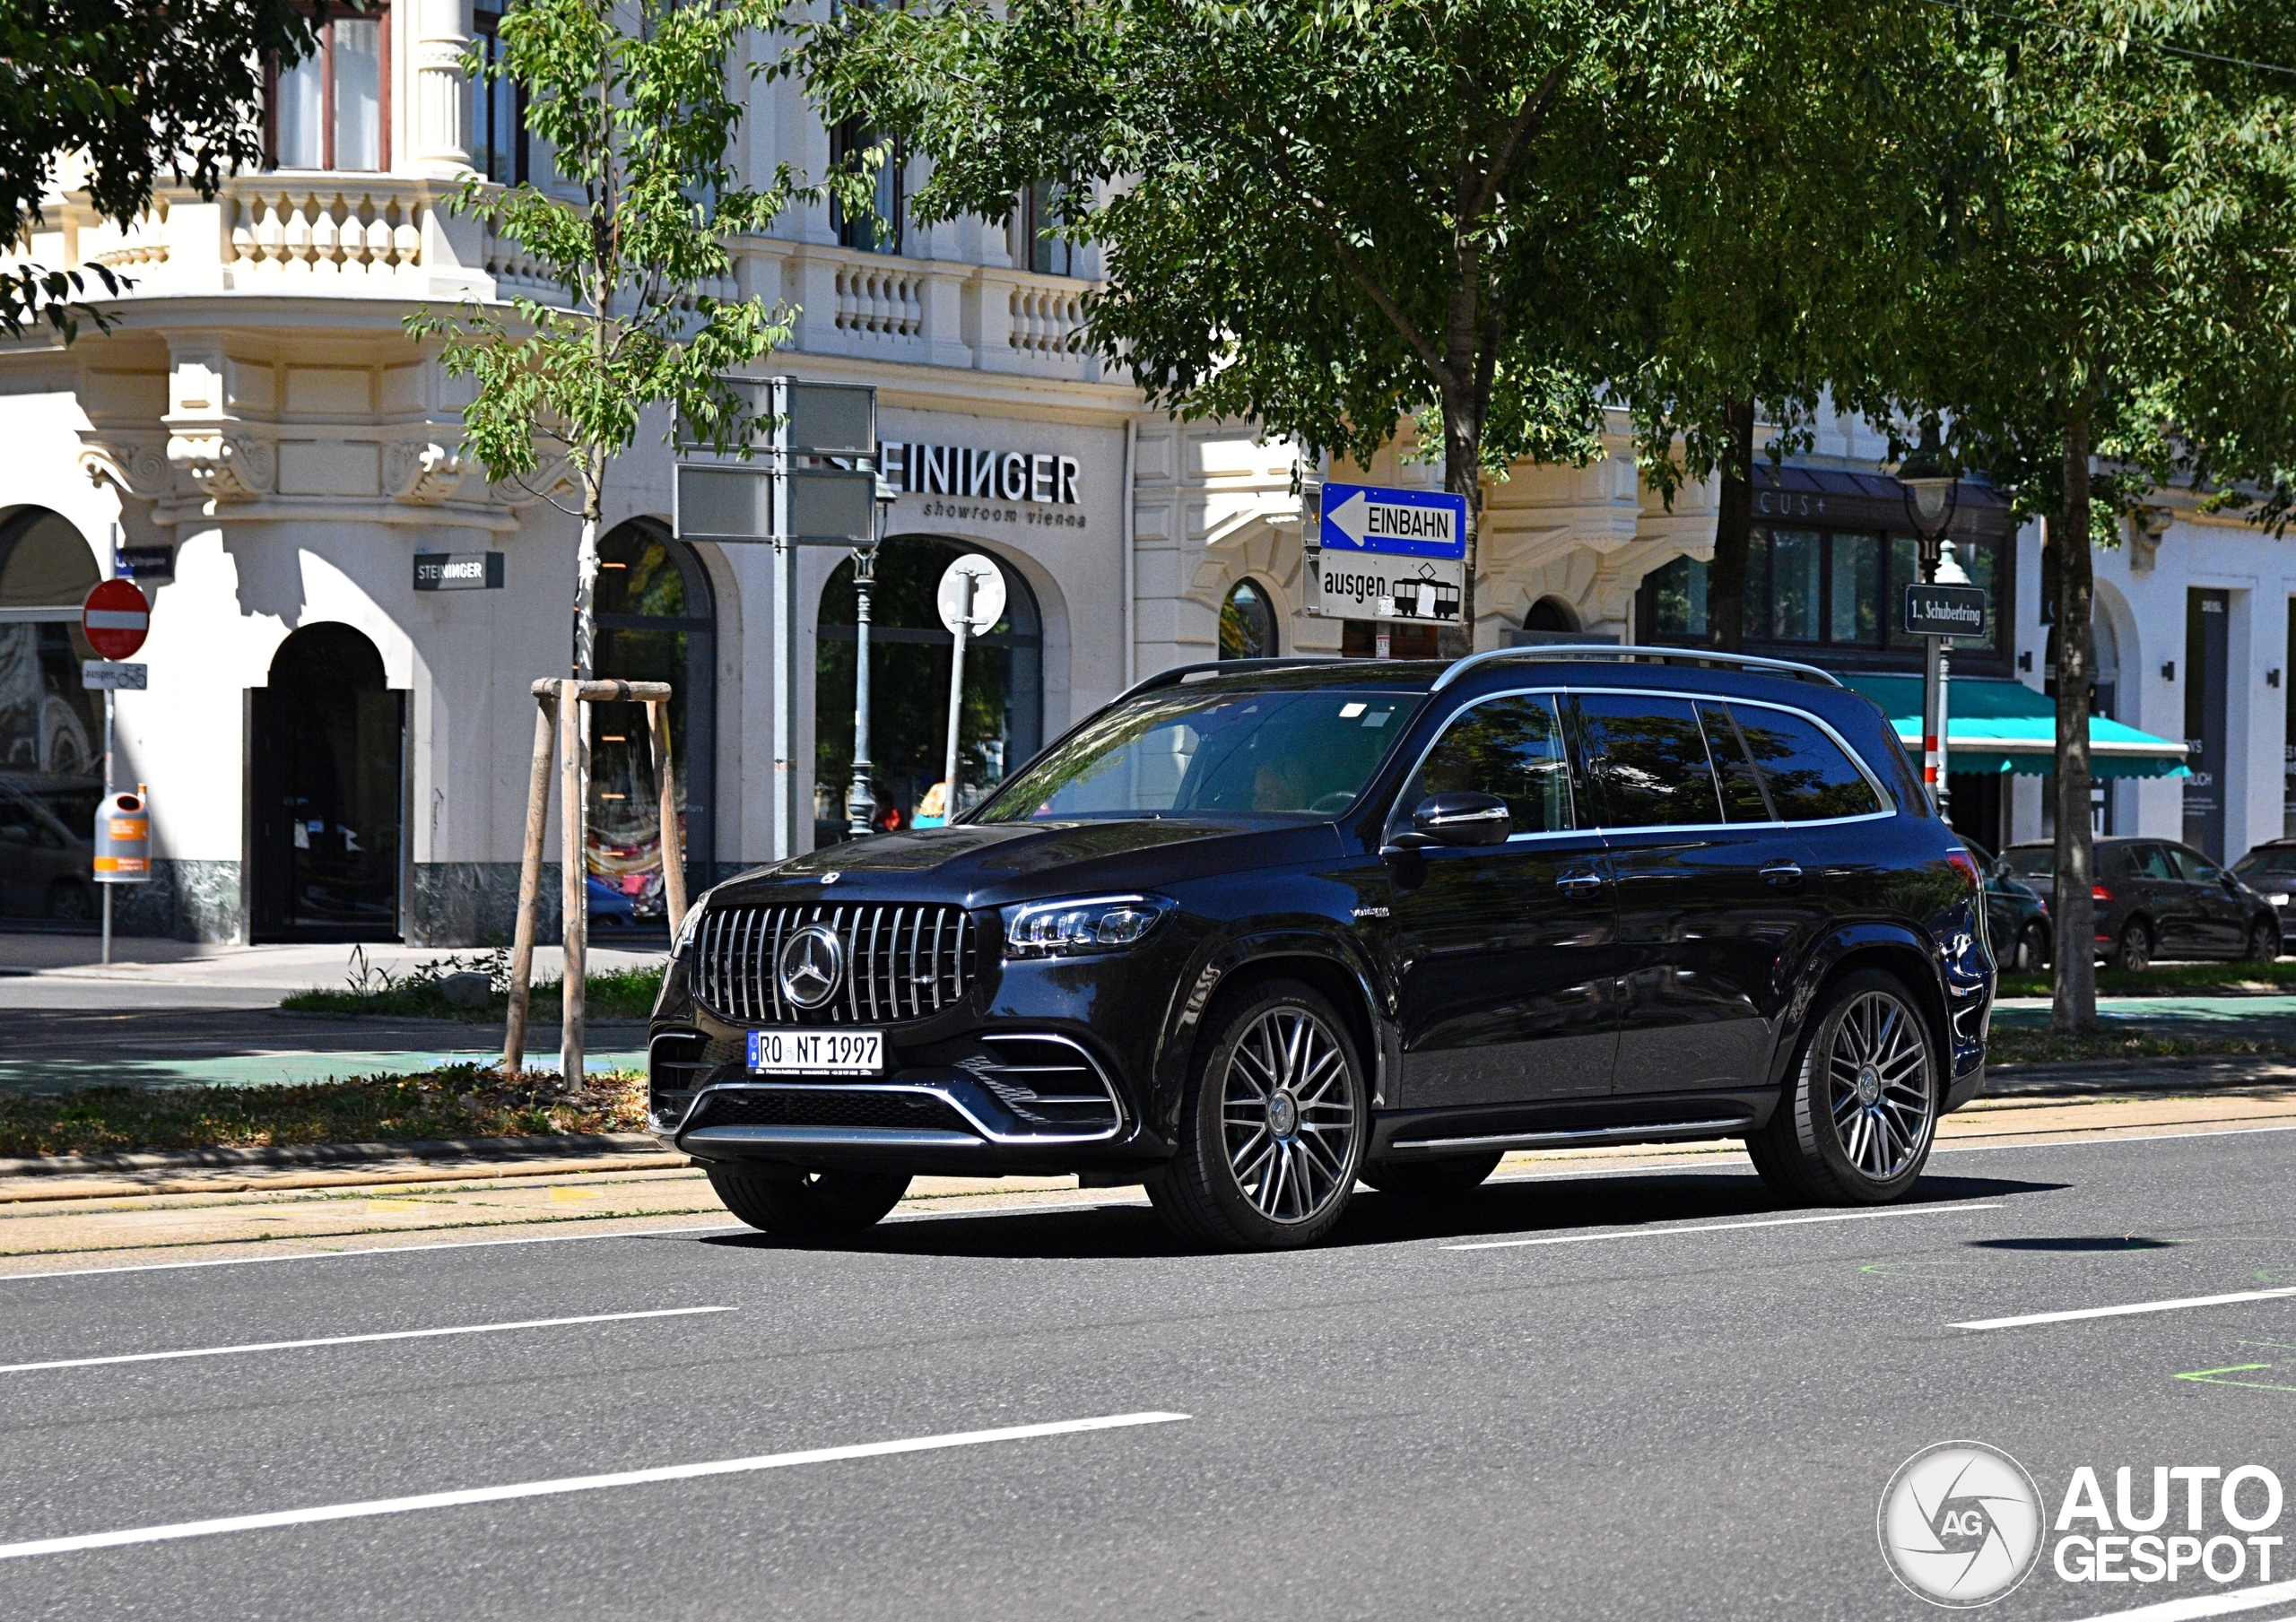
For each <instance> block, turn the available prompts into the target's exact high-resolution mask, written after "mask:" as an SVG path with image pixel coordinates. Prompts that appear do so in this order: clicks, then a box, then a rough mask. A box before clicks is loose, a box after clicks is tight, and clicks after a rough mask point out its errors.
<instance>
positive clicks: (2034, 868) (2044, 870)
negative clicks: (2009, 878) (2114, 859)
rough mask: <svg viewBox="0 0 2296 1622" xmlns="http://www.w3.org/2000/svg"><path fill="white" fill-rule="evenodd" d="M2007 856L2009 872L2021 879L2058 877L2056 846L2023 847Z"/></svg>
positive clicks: (2009, 852) (2018, 847) (2007, 853)
mask: <svg viewBox="0 0 2296 1622" xmlns="http://www.w3.org/2000/svg"><path fill="white" fill-rule="evenodd" d="M2005 854H2006V857H2007V859H2008V863H2009V871H2010V872H2013V873H2015V874H2016V875H2017V876H2018V877H2019V878H2021V879H2049V878H2054V877H2056V875H2057V847H2056V846H2050V845H2021V846H2017V847H2016V848H2015V849H2014V850H2011V851H2008V852H2006V853H2005ZM2108 854H2109V853H2108Z"/></svg>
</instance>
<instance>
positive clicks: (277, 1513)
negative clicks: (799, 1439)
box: [0, 1413, 1188, 1560]
mask: <svg viewBox="0 0 2296 1622" xmlns="http://www.w3.org/2000/svg"><path fill="white" fill-rule="evenodd" d="M1187 1417H1188V1416H1187V1415H1186V1414H1166V1413H1143V1414H1109V1415H1106V1416H1104V1417H1102V1418H1097V1419H1059V1420H1055V1421H1053V1422H1052V1423H1050V1424H1048V1425H1012V1426H1006V1427H1004V1428H1003V1429H1001V1430H967V1431H957V1432H955V1433H953V1434H951V1435H946V1436H911V1437H909V1438H907V1439H905V1440H903V1441H899V1442H863V1443H860V1444H857V1445H854V1446H850V1447H815V1448H808V1449H806V1450H805V1451H804V1452H803V1453H760V1454H758V1455H756V1456H755V1457H753V1458H748V1459H715V1460H711V1461H709V1462H706V1463H701V1464H665V1465H662V1466H660V1467H659V1468H657V1469H654V1470H619V1471H616V1472H615V1473H614V1474H613V1475H606V1476H562V1477H560V1478H559V1479H556V1480H553V1481H518V1482H514V1483H512V1484H511V1485H509V1486H507V1487H473V1488H465V1489H463V1490H462V1491H460V1492H445V1493H418V1494H416V1495H415V1496H413V1497H406V1498H369V1499H366V1500H365V1501H363V1502H361V1503H357V1504H326V1505H318V1506H317V1507H316V1508H312V1509H282V1510H274V1511H272V1512H271V1513H270V1514H260V1515H224V1516H222V1517H221V1518H219V1519H216V1520H213V1521H179V1522H176V1523H175V1524H174V1525H172V1526H139V1527H134V1528H131V1529H129V1530H127V1531H109V1532H89V1533H86V1534H84V1535H83V1536H80V1537H76V1538H39V1539H35V1540H31V1541H30V1542H25V1543H0V1560H22V1559H28V1558H30V1557H32V1556H34V1555H64V1554H71V1553H74V1552H75V1551H77V1550H80V1549H89V1548H121V1547H123V1546H124V1545H126V1544H131V1543H168V1542H173V1541H174V1540H178V1539H180V1538H207V1537H213V1536H215V1535H216V1534H218V1533H221V1532H239V1531H264V1530H265V1529H266V1528H269V1527H274V1526H309V1525H312V1524H314V1523H315V1522H321V1521H357V1520H364V1519H366V1518H368V1517H370V1516H373V1515H403V1514H407V1513H408V1512H410V1511H412V1510H418V1509H451V1508H455V1507H457V1506H458V1505H466V1504H500V1503H502V1502H504V1501H506V1500H508V1499H511V1498H546V1497H552V1496H556V1495H557V1494H560V1493H588V1492H598V1491H601V1490H603V1489H604V1488H610V1487H642V1486H645V1485H646V1484H648V1483H649V1482H654V1481H691V1480H694V1479H697V1478H700V1477H703V1476H734V1475H741V1474H744V1473H746V1472H748V1471H752V1470H787V1469H788V1468H789V1467H791V1466H792V1465H797V1464H828V1463H832V1462H836V1461H838V1460H841V1459H877V1458H883V1457H885V1456H886V1455H888V1454H891V1453H938V1452H940V1451H942V1450H944V1449H946V1448H952V1447H979V1446H981V1445H983V1444H987V1443H990V1442H1024V1441H1027V1440H1029V1439H1031V1438H1032V1437H1036V1436H1074V1435H1075V1434H1076V1433H1078V1432H1080V1431H1093V1430H1120V1429H1123V1428H1125V1427H1129V1426H1135V1425H1168V1424H1170V1423H1171V1422H1172V1421H1173V1420H1176V1419H1185V1418H1187Z"/></svg>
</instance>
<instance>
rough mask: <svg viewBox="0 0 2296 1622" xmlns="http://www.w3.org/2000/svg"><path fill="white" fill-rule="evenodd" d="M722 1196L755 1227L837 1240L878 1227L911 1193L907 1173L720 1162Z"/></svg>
mask: <svg viewBox="0 0 2296 1622" xmlns="http://www.w3.org/2000/svg"><path fill="white" fill-rule="evenodd" d="M708 1169H709V1186H710V1187H712V1188H714V1189H716V1190H717V1191H718V1199H719V1200H721V1201H724V1202H725V1206H726V1210H729V1211H732V1212H733V1213H734V1215H735V1216H737V1217H739V1218H740V1219H742V1220H743V1221H744V1222H746V1223H748V1224H749V1225H750V1226H751V1227H754V1228H759V1229H761V1230H762V1231H763V1232H766V1233H769V1234H784V1235H787V1236H788V1237H790V1238H793V1239H837V1238H842V1237H845V1236H848V1235H851V1234H857V1233H860V1232H861V1231H863V1230H864V1229H865V1228H869V1227H875V1226H876V1224H877V1222H878V1221H879V1220H880V1219H882V1218H883V1216H884V1214H885V1213H886V1212H887V1211H889V1210H892V1208H893V1207H894V1206H896V1205H898V1204H900V1197H901V1196H902V1195H903V1194H905V1193H908V1192H909V1175H908V1174H907V1173H905V1172H863V1171H817V1172H804V1173H802V1174H799V1175H794V1176H793V1175H790V1174H789V1173H787V1172H786V1171H782V1170H780V1169H779V1168H778V1167H777V1168H776V1169H774V1170H772V1171H768V1170H766V1169H765V1168H764V1167H755V1166H740V1165H726V1164H722V1163H721V1164H719V1165H716V1166H712V1167H709V1168H708Z"/></svg>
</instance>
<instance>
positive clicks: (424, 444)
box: [383, 439, 470, 507]
mask: <svg viewBox="0 0 2296 1622" xmlns="http://www.w3.org/2000/svg"><path fill="white" fill-rule="evenodd" d="M468 472H470V464H469V463H467V462H465V460H464V459H463V453H462V447H460V446H457V447H454V448H452V449H448V447H446V446H443V445H440V444H439V443H438V442H437V441H436V440H432V439H402V440H398V441H396V443H394V444H392V445H390V446H387V447H385V449H384V452H383V484H384V488H386V489H387V490H389V491H390V493H391V495H392V497H393V499H396V500H400V501H405V502H409V503H411V504H413V505H414V506H416V507H436V506H438V505H439V503H440V502H441V501H450V500H452V499H454V498H455V497H457V496H458V495H460V494H461V493H462V488H463V475H464V474H465V473H468Z"/></svg>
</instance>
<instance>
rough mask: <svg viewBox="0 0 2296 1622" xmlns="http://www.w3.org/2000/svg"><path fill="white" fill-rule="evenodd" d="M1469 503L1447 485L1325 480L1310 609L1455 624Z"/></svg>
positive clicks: (1310, 566)
mask: <svg viewBox="0 0 2296 1622" xmlns="http://www.w3.org/2000/svg"><path fill="white" fill-rule="evenodd" d="M1466 523H1467V502H1466V498H1465V496H1453V495H1448V494H1446V493H1444V492H1443V491H1440V490H1393V489H1388V488H1386V487H1384V486H1381V485H1377V484H1326V485H1325V486H1324V493H1323V521H1322V525H1321V526H1320V533H1319V535H1318V541H1319V546H1318V548H1317V549H1315V550H1311V551H1310V552H1309V558H1308V574H1309V602H1308V607H1309V612H1312V613H1321V614H1326V615H1330V616H1332V617H1335V618H1340V619H1350V620H1416V621H1421V622H1424V623H1430V624H1449V623H1454V622H1456V621H1457V619H1458V617H1459V597H1460V594H1461V589H1462V586H1463V585H1464V583H1465V568H1466V555H1467V532H1466Z"/></svg>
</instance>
